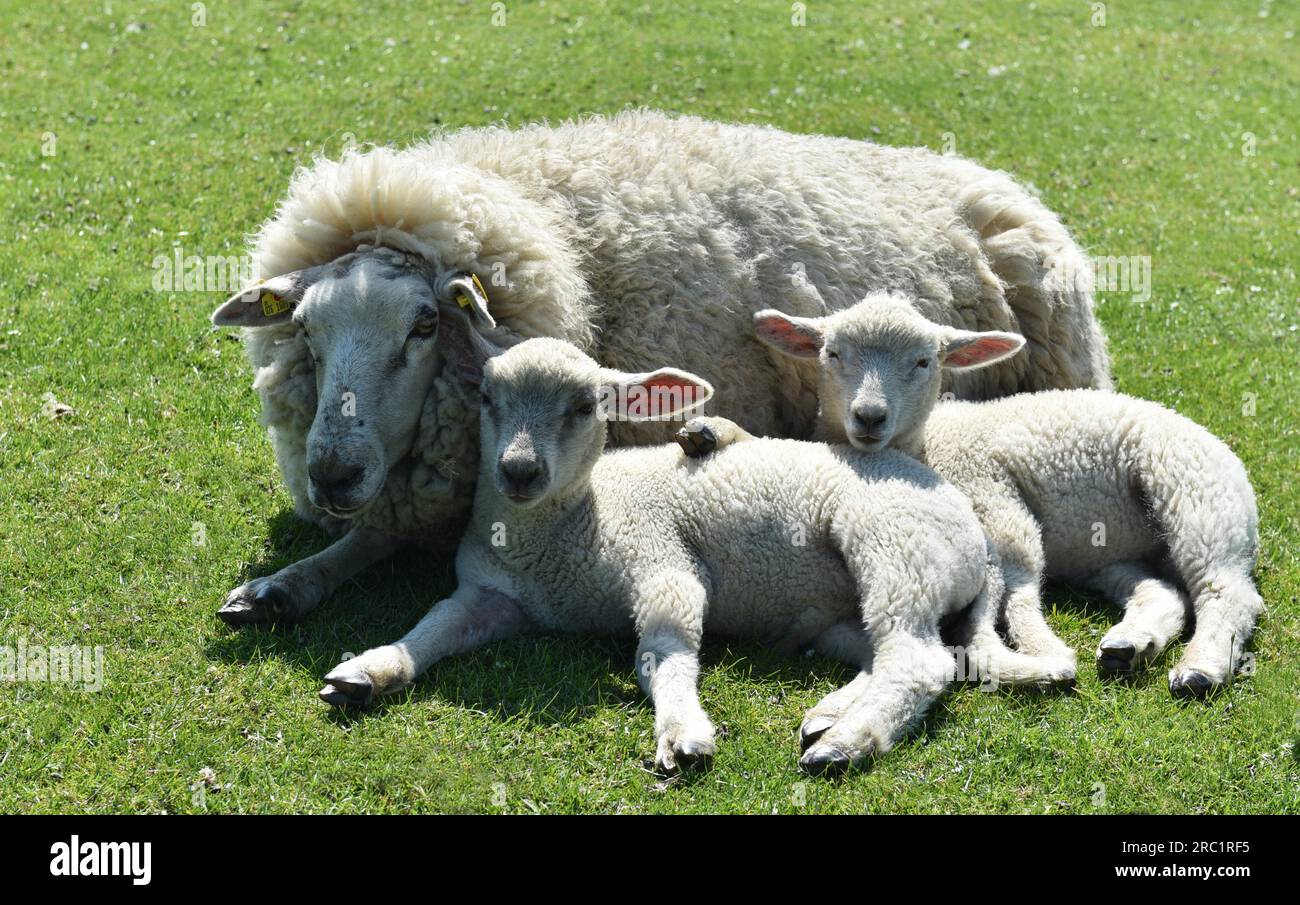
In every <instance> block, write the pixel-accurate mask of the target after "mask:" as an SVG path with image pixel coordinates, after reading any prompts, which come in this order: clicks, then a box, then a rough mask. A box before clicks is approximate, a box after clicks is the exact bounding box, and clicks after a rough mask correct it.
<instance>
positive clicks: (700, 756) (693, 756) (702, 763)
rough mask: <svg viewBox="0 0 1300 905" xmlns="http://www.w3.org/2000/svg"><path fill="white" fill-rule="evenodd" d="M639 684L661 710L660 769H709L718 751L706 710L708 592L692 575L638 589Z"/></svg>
mask: <svg viewBox="0 0 1300 905" xmlns="http://www.w3.org/2000/svg"><path fill="white" fill-rule="evenodd" d="M638 590H639V593H638V594H637V598H638V599H637V602H636V606H635V612H636V623H637V635H638V637H639V638H640V643H639V644H638V645H637V652H636V673H637V681H638V682H639V683H640V684H641V688H642V690H644V691H645V693H646V694H648V695H649V696H650V699H651V700H652V701H653V702H654V708H655V738H656V742H655V766H656V767H658V768H659V769H660V770H661V771H663V772H665V773H674V772H677V771H678V770H690V769H693V768H696V767H706V766H708V765H709V763H710V762H711V761H712V759H713V755H714V753H715V752H716V751H717V745H716V744H715V742H714V738H713V736H714V730H713V723H712V722H711V721H710V720H709V717H708V715H707V714H705V712H704V708H703V707H701V706H700V697H699V691H698V681H699V675H700V658H699V653H700V641H701V638H702V635H703V632H704V611H705V607H706V605H707V598H706V592H705V590H704V586H703V585H702V584H701V583H700V582H699V580H698V579H696V578H695V577H694V576H691V575H687V574H671V575H661V576H658V577H656V578H654V579H651V580H650V581H649V582H647V584H646V586H644V587H642V588H640V589H638Z"/></svg>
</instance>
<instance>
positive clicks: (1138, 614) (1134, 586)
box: [1087, 562, 1187, 675]
mask: <svg viewBox="0 0 1300 905" xmlns="http://www.w3.org/2000/svg"><path fill="white" fill-rule="evenodd" d="M1087 583H1088V586H1089V587H1091V588H1095V589H1096V590H1098V591H1100V592H1101V593H1102V594H1105V595H1106V596H1107V597H1109V598H1110V599H1111V600H1114V601H1115V602H1116V603H1118V604H1120V605H1121V606H1123V607H1124V618H1123V619H1121V620H1120V621H1119V622H1117V623H1115V625H1113V626H1111V629H1110V631H1108V632H1107V633H1106V634H1105V636H1104V637H1102V639H1101V643H1100V644H1099V645H1097V669H1098V671H1099V672H1101V673H1102V674H1103V675H1123V674H1129V673H1134V672H1137V671H1138V670H1139V669H1142V668H1143V667H1145V666H1147V665H1148V664H1149V663H1151V661H1153V660H1155V659H1156V658H1157V657H1159V656H1160V655H1161V654H1162V653H1164V650H1165V648H1166V647H1168V646H1169V644H1170V642H1172V641H1173V640H1174V639H1175V638H1177V637H1178V636H1179V634H1181V633H1182V630H1183V624H1184V621H1185V619H1186V614H1187V602H1186V601H1185V599H1184V598H1183V595H1182V594H1181V593H1179V591H1178V589H1177V588H1176V587H1174V586H1173V585H1172V584H1170V583H1169V582H1167V581H1164V580H1162V579H1161V578H1159V577H1158V576H1157V575H1156V574H1155V573H1154V572H1153V571H1151V569H1150V568H1149V567H1148V566H1146V565H1145V564H1143V563H1139V562H1123V563H1116V564H1114V565H1111V566H1107V567H1106V568H1104V569H1102V570H1101V571H1100V572H1098V573H1097V574H1096V575H1094V576H1092V577H1091V578H1089V579H1088V582H1087Z"/></svg>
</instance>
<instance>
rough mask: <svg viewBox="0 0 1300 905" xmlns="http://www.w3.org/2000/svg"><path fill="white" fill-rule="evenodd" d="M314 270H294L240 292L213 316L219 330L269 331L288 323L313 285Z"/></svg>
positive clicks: (213, 321)
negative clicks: (260, 328)
mask: <svg viewBox="0 0 1300 905" xmlns="http://www.w3.org/2000/svg"><path fill="white" fill-rule="evenodd" d="M314 269H315V268H312V270H295V271H294V272H292V273H285V274H281V275H280V276H278V277H271V279H269V280H263V281H262V282H260V283H258V284H257V285H255V286H249V287H248V288H247V289H245V290H243V291H241V292H237V293H235V294H234V295H232V296H231V297H230V298H228V299H226V301H225V303H224V304H222V306H221V307H220V308H218V309H217V310H216V311H214V312H213V313H212V323H213V324H215V325H216V326H218V327H269V326H271V325H272V324H278V323H281V322H283V321H286V320H288V319H289V318H290V317H291V316H292V315H293V309H294V308H295V307H297V305H298V303H299V302H301V301H302V297H303V294H304V293H305V292H306V291H307V287H308V286H310V285H311V275H312V271H313V270H314Z"/></svg>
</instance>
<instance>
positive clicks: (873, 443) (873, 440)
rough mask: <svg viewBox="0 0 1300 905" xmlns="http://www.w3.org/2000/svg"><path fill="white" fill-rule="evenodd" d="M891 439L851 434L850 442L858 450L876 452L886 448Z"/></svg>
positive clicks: (879, 435)
mask: <svg viewBox="0 0 1300 905" xmlns="http://www.w3.org/2000/svg"><path fill="white" fill-rule="evenodd" d="M888 440H889V438H888V437H885V436H883V435H881V434H850V435H849V442H850V443H852V444H853V445H854V446H856V447H857V448H858V449H861V450H866V451H867V452H874V451H875V450H877V449H882V448H884V445H885V443H886V442H888Z"/></svg>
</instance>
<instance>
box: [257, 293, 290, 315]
mask: <svg viewBox="0 0 1300 905" xmlns="http://www.w3.org/2000/svg"><path fill="white" fill-rule="evenodd" d="M288 310H289V303H288V302H286V301H285V300H284V299H282V298H280V297H279V296H278V295H276V294H275V293H274V292H263V293H262V315H263V316H264V317H275V315H277V314H280V313H282V312H284V311H288Z"/></svg>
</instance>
